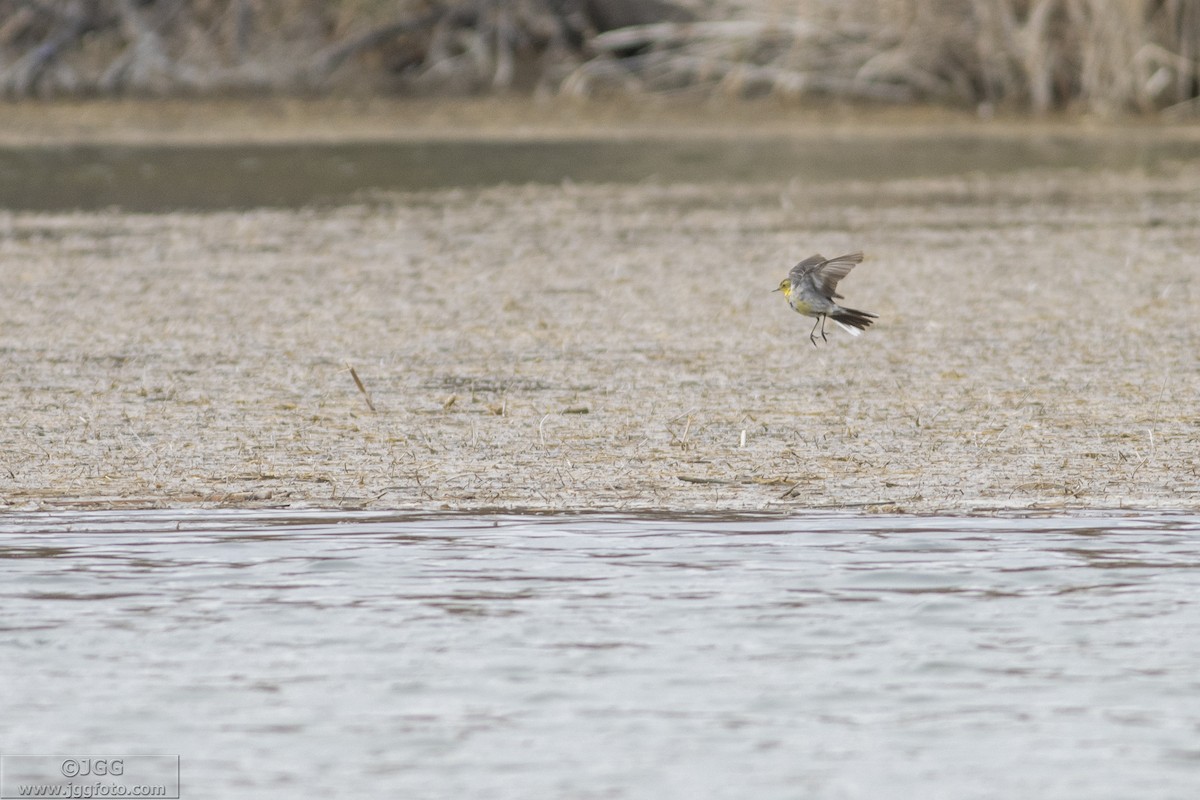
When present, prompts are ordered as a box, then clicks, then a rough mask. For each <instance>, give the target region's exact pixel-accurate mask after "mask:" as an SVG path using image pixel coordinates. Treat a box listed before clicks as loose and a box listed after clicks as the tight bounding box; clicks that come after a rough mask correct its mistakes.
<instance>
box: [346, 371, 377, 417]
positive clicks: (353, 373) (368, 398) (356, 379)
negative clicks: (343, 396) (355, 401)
mask: <svg viewBox="0 0 1200 800" xmlns="http://www.w3.org/2000/svg"><path fill="white" fill-rule="evenodd" d="M346 369H348V370H350V377H351V378H354V385H355V386H357V387H358V390H359V391H360V392H362V396H363V400H366V401H367V408H369V409H371V410H372V411H374V410H375V404H374V403H372V402H371V393H370V392H368V391H367V387H366V386H363V382H362V379H361V378H359V377H358V372H357V371H356V370H355V369H354V367H352V366H350V365H349V364H347V365H346Z"/></svg>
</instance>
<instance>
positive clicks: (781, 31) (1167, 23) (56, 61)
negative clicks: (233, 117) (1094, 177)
mask: <svg viewBox="0 0 1200 800" xmlns="http://www.w3.org/2000/svg"><path fill="white" fill-rule="evenodd" d="M1198 60H1200V2H1197V1H1196V0H673V2H667V1H666V0H442V1H441V2H433V1H431V0H340V1H338V2H326V1H325V0H0V94H3V95H5V96H7V97H9V98H26V97H48V96H49V97H61V96H94V95H102V96H108V95H122V94H139V95H144V94H149V95H162V94H218V93H224V94H228V93H244V92H262V91H272V92H277V91H284V92H289V93H298V92H316V93H330V92H345V91H348V90H350V91H361V92H380V91H383V92H403V93H446V92H455V93H463V92H471V93H478V92H489V91H498V90H520V91H537V92H547V93H570V94H580V95H592V94H595V93H601V92H613V91H621V92H628V91H633V92H646V91H652V92H671V93H695V94H700V95H711V94H719V95H732V96H755V95H777V96H782V97H786V98H798V97H807V96H812V95H820V96H832V97H836V98H850V99H856V100H870V101H884V102H913V101H924V102H930V101H932V102H937V103H944V104H951V105H956V106H966V107H976V106H977V107H980V108H982V109H983V110H985V111H986V110H988V109H992V108H1001V109H1017V110H1024V109H1028V110H1033V111H1037V112H1045V111H1050V110H1055V109H1068V110H1078V111H1088V112H1100V113H1118V112H1129V111H1134V112H1159V111H1168V112H1170V113H1171V114H1177V115H1183V114H1190V113H1194V111H1195V110H1196V108H1197V96H1198V94H1200V72H1198V68H1197V67H1198V63H1200V61H1198Z"/></svg>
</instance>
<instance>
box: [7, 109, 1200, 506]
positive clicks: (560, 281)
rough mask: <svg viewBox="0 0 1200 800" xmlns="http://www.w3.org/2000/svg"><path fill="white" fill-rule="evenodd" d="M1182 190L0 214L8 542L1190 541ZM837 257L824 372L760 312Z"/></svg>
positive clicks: (1091, 175) (467, 198)
mask: <svg viewBox="0 0 1200 800" xmlns="http://www.w3.org/2000/svg"><path fill="white" fill-rule="evenodd" d="M22 113H23V114H32V112H28V111H25V112H22ZM47 113H48V114H49V117H48V118H49V119H51V121H53V119H54V115H55V114H62V113H64V112H61V111H54V110H51V111H48V112H47ZM489 118H491V117H489ZM22 119H24V120H25V121H24V122H22V123H21V125H22V126H23V127H21V130H22V131H24V133H23V134H22V135H21V136H16V137H13V136H10V137H9V141H10V142H16V141H17V140H18V139H19V140H21V141H29V140H31V138H33V137H31V136H30V135H29V132H30V131H36V130H38V127H37V124H38V123H35V122H33V121H30V119H29V118H25V117H22ZM873 124H874V125H875V126H876V127H875V128H874V129H873V130H872V131H871V132H870V135H873V136H876V137H877V138H878V140H879V142H880V146H881V147H886V146H887V137H888V135H889V130H888V129H886V128H882V127H880V123H878V122H875V123H873ZM513 125H514V126H515V125H516V123H515V122H514V123H513ZM762 125H763V126H764V128H763V129H764V130H767V129H769V131H770V133H771V135H773V136H776V135H781V130H780V129H779V128H778V126H776V125H775V123H771V122H770V121H769V120H768V121H765V122H762ZM435 127H436V126H435ZM449 127H453V126H449ZM237 129H238V128H237V126H233V127H230V129H229V130H227V131H226V130H223V129H220V128H219V126H218V129H217V134H216V135H218V136H221V137H228V136H235V135H237V134H236V130H237ZM99 130H103V131H105V132H106V133H105V135H106V136H107V135H109V134H110V133H111V131H112V129H111V128H110V127H106V126H101V127H99V128H95V129H87V130H80V131H76V133H77V134H78V136H79V137H80V138H82V139H86V138H87V137H88V136H94V135H96V133H97V131H99ZM424 130H425V133H426V135H436V130H434V129H433V128H429V129H424ZM522 130H526V129H522ZM605 130H609V131H610V132H611V135H613V136H621V135H624V133H623V130H624V129H622V128H620V127H619V126H614V127H612V128H604V126H599V127H596V126H592V127H590V128H588V131H589V133H588V135H589V136H597V135H605V134H604V132H605ZM10 132H11V130H10ZM559 132H561V131H559ZM501 133H502V131H499V130H498V129H489V133H488V135H500V134H501ZM526 133H527V131H526ZM292 135H296V131H295V129H293V128H288V129H287V136H292ZM520 135H526V134H525V133H522V134H520ZM664 135H665V133H664ZM744 135H753V131H752V130H751V131H748V132H747V133H746V134H744ZM798 135H809V133H804V132H802V133H801V134H798ZM1139 135H1144V136H1174V135H1179V134H1178V133H1177V132H1172V131H1169V130H1167V131H1148V132H1146V131H1143V132H1142V133H1141V134H1139ZM1186 135H1191V133H1187V134H1186ZM123 136H125V138H137V137H136V136H135V135H134V134H128V133H127V135H123ZM980 136H981V147H986V133H985V132H984V133H980ZM166 138H168V139H169V138H170V137H166ZM934 145H936V142H935V143H934ZM1197 187H1200V159H1197V160H1194V161H1189V160H1186V159H1185V160H1180V161H1179V162H1177V163H1172V164H1170V165H1168V167H1167V168H1154V169H1150V168H1142V167H1137V166H1134V167H1120V168H1108V167H1105V166H1104V165H1103V164H1100V165H1097V166H1095V167H1094V168H1089V169H1080V168H1078V167H1071V168H1055V167H1039V168H1036V169H1015V170H1011V171H1003V172H988V173H974V172H967V173H963V174H960V175H949V176H946V175H942V176H938V177H928V178H921V177H917V178H913V177H907V178H902V179H901V178H897V179H887V178H882V179H878V180H837V179H829V178H823V179H820V180H815V181H810V180H804V179H801V178H798V177H796V176H790V175H787V174H781V175H779V176H778V179H777V180H766V181H763V180H757V181H753V182H737V181H715V182H706V183H677V182H663V181H659V180H657V179H655V178H654V177H653V176H652V175H650V176H647V178H646V179H645V180H644V181H640V182H635V183H629V182H625V183H611V184H609V183H597V184H572V183H569V182H567V183H563V184H555V185H499V186H485V187H482V188H460V189H440V190H433V191H418V192H389V193H375V194H371V195H363V196H359V197H356V198H353V199H350V200H348V201H347V202H345V203H336V204H324V205H321V206H313V207H307V208H301V209H297V210H287V209H256V210H249V211H215V212H211V211H210V212H204V213H200V212H179V211H173V212H167V213H158V214H132V213H125V212H122V211H120V210H112V209H109V210H100V211H87V212H83V211H77V212H69V213H57V212H56V213H46V212H15V211H2V210H0V283H2V284H3V286H4V287H5V303H4V311H3V321H2V322H3V324H2V325H0V372H2V374H3V376H4V377H3V381H0V413H2V414H3V424H2V425H0V506H7V507H40V508H56V507H80V506H84V507H96V508H104V507H120V508H129V507H143V506H145V507H156V506H187V505H194V504H204V505H230V506H274V505H300V506H320V507H343V508H377V509H461V510H480V509H521V510H531V511H573V510H606V509H613V510H669V511H672V512H711V511H799V510H804V509H818V508H820V509H842V508H848V509H867V510H875V511H908V512H934V511H937V512H982V513H986V512H991V511H997V510H1035V509H1063V508H1082V509H1088V508H1105V509H1111V508H1118V507H1135V508H1147V509H1149V508H1154V509H1162V508H1181V509H1195V508H1196V507H1197V506H1198V505H1200V406H1198V405H1197V400H1196V398H1197V397H1200V369H1198V367H1200V357H1198V356H1197V354H1198V353H1200V322H1197V320H1198V319H1200V227H1197V225H1196V209H1197V208H1198V207H1200V189H1197ZM859 249H861V250H864V251H865V252H866V260H865V261H864V263H863V264H861V265H860V266H858V267H857V268H856V269H855V270H854V271H853V272H852V273H851V274H850V276H849V277H848V278H846V279H845V280H844V281H843V282H842V285H841V286H840V290H841V292H842V293H843V294H844V295H845V301H844V302H845V303H846V304H847V305H849V306H851V307H854V308H858V309H863V310H866V311H870V312H873V313H876V314H878V315H879V320H878V322H877V323H876V325H875V326H874V327H873V328H871V329H870V330H868V331H867V332H866V333H864V334H863V335H861V336H859V337H857V338H852V337H850V336H848V335H847V334H846V333H845V332H844V331H841V330H840V329H835V326H832V325H831V326H829V330H830V334H829V341H828V342H821V343H820V346H818V347H814V346H813V345H812V344H811V343H810V342H809V338H808V333H809V329H810V328H811V327H812V320H810V319H808V318H806V317H801V316H799V315H797V314H795V313H794V312H792V311H791V310H790V309H789V308H788V307H787V305H786V304H785V302H784V301H783V299H782V297H781V296H780V295H778V294H773V293H772V292H771V290H772V289H774V288H775V286H777V285H778V283H779V281H780V279H781V278H783V277H785V276H786V274H787V270H788V268H789V267H790V266H791V265H792V264H793V263H794V262H796V261H798V260H800V259H801V258H803V257H805V256H808V255H810V254H812V253H814V252H821V253H823V254H825V255H826V256H833V255H838V254H840V253H843V252H848V251H852V250H859Z"/></svg>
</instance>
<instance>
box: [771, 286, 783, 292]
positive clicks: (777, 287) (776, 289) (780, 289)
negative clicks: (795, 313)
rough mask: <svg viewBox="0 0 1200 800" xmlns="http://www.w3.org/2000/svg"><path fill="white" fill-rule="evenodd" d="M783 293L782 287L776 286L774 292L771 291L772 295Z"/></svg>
mask: <svg viewBox="0 0 1200 800" xmlns="http://www.w3.org/2000/svg"><path fill="white" fill-rule="evenodd" d="M782 291H783V287H782V286H776V287H775V288H774V289H772V290H771V292H772V293H774V292H782Z"/></svg>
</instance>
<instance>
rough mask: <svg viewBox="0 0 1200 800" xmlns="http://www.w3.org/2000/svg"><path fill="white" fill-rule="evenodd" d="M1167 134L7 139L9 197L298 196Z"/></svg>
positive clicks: (758, 171)
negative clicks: (148, 141)
mask: <svg viewBox="0 0 1200 800" xmlns="http://www.w3.org/2000/svg"><path fill="white" fill-rule="evenodd" d="M1196 151H1197V148H1196V145H1195V143H1193V142H1191V141H1188V140H1184V139H1180V140H1175V139H1171V138H1169V137H1164V138H1155V137H1143V136H1134V135H1123V136H1114V137H1111V138H1085V137H1071V136H1036V135H1029V136H1021V137H1005V136H999V135H991V134H987V133H984V134H982V135H946V134H944V133H938V134H907V135H906V134H903V133H896V134H893V135H890V136H888V137H887V138H881V137H878V136H861V137H857V136H845V135H838V136H831V137H829V138H827V139H811V138H799V139H793V138H786V137H755V136H750V137H746V138H744V139H740V140H734V139H730V138H728V137H721V138H713V139H703V138H688V139H662V138H645V139H639V138H631V139H618V138H613V137H608V138H596V139H582V140H580V139H564V140H534V141H523V140H497V141H486V140H485V141H446V140H430V141H411V142H352V143H335V144H316V143H314V144H269V145H264V144H250V145H247V144H214V145H203V146H195V145H192V146H188V145H117V144H110V145H99V144H87V145H73V146H67V145H55V146H47V147H28V146H23V147H9V148H0V209H11V210H29V211H59V210H73V209H80V210H99V209H111V208H119V209H121V210H124V211H130V212H162V211H170V210H176V209H198V210H212V209H230V208H231V209H241V208H259V207H268V206H269V207H280V208H298V207H301V206H304V205H307V204H311V203H343V202H346V201H348V200H352V199H355V198H356V196H357V195H358V194H359V193H361V192H364V191H420V190H427V189H446V188H453V187H472V188H477V187H483V186H494V185H499V184H505V183H509V184H523V183H537V184H556V183H560V182H563V181H577V182H581V183H637V182H640V181H646V180H650V181H657V182H663V183H671V182H689V183H690V182H699V183H709V182H714V181H718V182H719V181H744V182H755V181H764V180H767V181H775V180H779V179H780V178H781V177H784V176H786V177H787V178H790V179H795V180H801V181H830V180H836V181H847V180H890V179H900V178H916V177H938V176H944V175H955V174H959V173H963V172H971V171H982V172H991V173H994V172H1009V171H1012V170H1018V169H1031V168H1036V167H1057V168H1064V167H1065V168H1071V167H1077V168H1086V169H1092V170H1095V169H1120V170H1128V169H1147V170H1157V169H1163V168H1169V165H1170V164H1172V163H1174V162H1176V161H1179V160H1186V159H1194V158H1195V157H1196Z"/></svg>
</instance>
